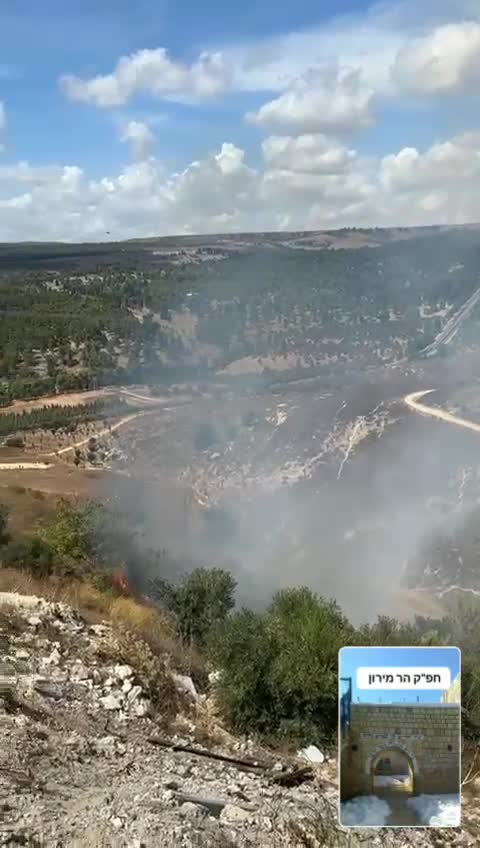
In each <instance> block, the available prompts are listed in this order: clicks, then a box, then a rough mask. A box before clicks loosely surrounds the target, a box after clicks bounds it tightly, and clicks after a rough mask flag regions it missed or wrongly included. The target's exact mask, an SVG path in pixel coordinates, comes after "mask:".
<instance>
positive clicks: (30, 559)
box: [2, 536, 54, 577]
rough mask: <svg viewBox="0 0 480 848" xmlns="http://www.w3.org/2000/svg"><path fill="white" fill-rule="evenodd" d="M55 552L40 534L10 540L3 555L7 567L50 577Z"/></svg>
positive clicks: (3, 562)
mask: <svg viewBox="0 0 480 848" xmlns="http://www.w3.org/2000/svg"><path fill="white" fill-rule="evenodd" d="M53 562H54V554H53V551H52V549H51V547H50V546H49V545H48V544H47V543H46V542H45V541H44V540H43V539H41V538H40V537H39V536H24V537H22V538H20V539H16V540H15V541H13V542H10V544H9V545H7V547H6V548H5V551H4V552H3V556H2V565H3V566H4V567H5V568H18V569H19V570H21V571H30V572H31V573H32V574H33V575H34V576H35V577H48V576H49V575H50V574H52V571H53Z"/></svg>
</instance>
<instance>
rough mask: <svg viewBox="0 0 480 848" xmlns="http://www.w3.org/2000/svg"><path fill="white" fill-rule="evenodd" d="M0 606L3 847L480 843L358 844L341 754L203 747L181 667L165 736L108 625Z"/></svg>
mask: <svg viewBox="0 0 480 848" xmlns="http://www.w3.org/2000/svg"><path fill="white" fill-rule="evenodd" d="M5 604H7V605H8V606H7V607H6V606H5ZM0 607H2V608H4V609H2V618H1V622H0V628H1V630H0V635H1V639H0V645H1V650H0V668H3V667H4V666H5V667H7V665H8V668H9V672H8V675H7V674H5V675H3V676H2V686H1V687H0V736H1V738H0V846H9V847H11V848H13V846H16V845H19V844H24V845H27V844H29V845H36V846H39V848H40V846H42V848H43V846H48V848H49V846H52V848H67V846H70V845H72V846H73V845H75V846H80V847H81V846H89V848H97V846H111V848H114V846H115V848H134V846H137V848H140V846H142V847H143V848H158V846H162V848H163V846H165V848H169V846H172V848H174V846H175V848H177V846H190V848H196V846H212V848H220V846H226V848H227V846H228V848H237V846H238V848H273V846H275V848H277V846H278V848H282V846H296V845H299V846H300V845H307V844H308V845H315V846H318V848H322V846H323V845H331V846H338V848H346V846H347V845H348V846H350V848H357V846H359V845H360V844H363V845H365V838H366V835H368V833H370V834H371V836H370V838H369V841H368V842H367V843H366V844H368V845H372V846H375V845H382V846H384V848H390V846H392V848H394V846H398V848H400V847H401V848H404V846H405V848H408V846H410V845H411V846H418V848H420V846H422V848H425V846H427V848H428V846H429V845H430V846H433V845H436V846H448V845H452V846H453V845H456V846H473V845H475V844H478V842H477V839H476V837H474V836H472V835H471V833H470V830H469V829H463V830H461V829H459V828H453V829H435V830H431V831H424V830H420V831H417V832H415V831H407V830H403V831H401V830H397V831H396V832H395V833H393V832H392V831H387V830H385V829H384V830H381V831H375V830H372V831H370V832H368V831H362V832H361V833H360V832H358V834H359V835H358V839H357V837H356V836H355V833H354V834H353V835H352V833H351V832H347V831H345V830H342V829H341V828H339V826H338V824H337V804H338V793H337V788H336V764H335V762H331V761H328V760H326V759H325V761H324V762H312V761H310V762H308V763H305V762H304V763H303V765H299V763H298V757H297V758H295V757H292V758H290V759H288V758H285V757H280V756H279V755H278V753H277V754H275V755H273V754H272V753H271V752H267V751H262V750H261V749H259V748H258V747H257V746H256V745H254V743H253V741H252V740H251V739H246V740H240V739H237V740H234V739H233V738H232V737H230V736H229V734H227V733H226V732H225V731H223V736H222V740H224V741H222V746H221V747H218V746H217V747H215V746H213V744H212V747H211V748H208V749H206V748H199V746H198V744H197V743H196V741H195V730H196V726H197V724H198V723H199V722H200V721H201V720H202V716H204V713H202V710H204V709H205V704H204V701H203V700H202V699H201V697H197V698H194V697H192V696H193V692H192V691H191V688H190V684H189V683H187V682H186V681H187V680H190V678H185V676H183V675H176V678H175V679H176V683H177V684H179V681H180V680H182V683H183V688H184V689H185V688H186V689H188V690H189V696H188V697H186V699H185V702H184V706H182V710H183V709H184V710H185V712H182V713H181V714H179V715H178V717H177V720H176V721H175V722H174V724H173V726H172V727H171V728H170V730H169V731H168V732H167V731H165V728H164V727H163V726H162V725H161V721H162V716H161V715H159V714H157V713H156V712H155V708H154V707H153V706H152V703H151V700H150V697H148V694H149V693H147V692H146V691H145V689H144V683H142V679H141V677H138V676H137V671H136V669H135V668H134V667H133V665H127V664H126V663H118V662H112V663H109V662H107V661H106V660H105V654H104V652H102V650H101V648H102V646H103V645H104V643H105V639H106V638H108V637H109V636H110V637H111V635H112V634H111V633H110V628H109V626H108V625H106V624H102V625H89V624H88V623H87V622H85V621H83V620H82V619H81V618H80V617H79V616H78V615H77V614H76V613H75V612H74V611H73V610H71V609H69V608H68V607H65V606H64V605H61V604H50V603H47V602H45V601H42V600H41V599H32V598H22V597H20V596H13V595H9V596H8V600H5V593H2V594H0ZM8 609H10V610H12V611H13V613H12V614H14V615H15V616H17V621H16V626H15V627H11V629H9V628H8V616H7V615H4V614H3V613H4V612H5V610H8ZM18 616H21V619H22V621H23V623H24V626H23V627H20V628H19V627H18ZM32 617H35V619H36V620H35V623H33V624H32V623H31V618H32ZM37 619H38V620H37ZM7 681H8V684H7ZM192 686H193V683H192ZM195 693H196V689H195ZM182 703H183V702H182ZM160 731H161V732H162V736H160V735H159V734H160ZM228 740H230V741H229V742H228ZM227 742H228V744H227ZM152 743H154V744H152ZM311 748H312V746H310V748H307V749H306V751H307V752H310V754H311V753H312V751H311ZM304 753H305V752H304ZM318 753H319V754H321V752H318ZM311 759H314V757H313V756H312V757H311ZM317 759H318V756H317ZM474 810H475V808H474V806H473V804H472V805H471V808H470V807H465V806H464V810H463V815H464V820H466V823H467V824H468V826H469V827H470V826H471V827H472V828H473V826H474V824H475V815H476V814H475V812H474ZM467 813H468V814H467ZM477 815H478V814H477ZM299 828H300V830H301V831H302V833H305V834H307V836H305V839H304V841H301V840H300V839H299V838H298V835H296V834H298V832H299ZM325 828H327V830H328V834H329V836H328V838H329V839H330V841H329V842H327V841H326V837H325V834H326V833H327V830H326V829H325ZM322 834H323V835H322ZM360 836H361V840H360ZM302 839H303V837H302ZM322 840H323V841H322Z"/></svg>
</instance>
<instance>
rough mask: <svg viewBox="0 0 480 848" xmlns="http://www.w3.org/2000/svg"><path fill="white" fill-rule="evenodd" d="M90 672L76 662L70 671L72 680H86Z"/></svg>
mask: <svg viewBox="0 0 480 848" xmlns="http://www.w3.org/2000/svg"><path fill="white" fill-rule="evenodd" d="M89 677H90V672H89V670H88V668H87V667H86V666H85V665H83V663H82V662H78V663H77V664H76V665H74V667H73V669H72V678H73V679H74V680H88V678H89Z"/></svg>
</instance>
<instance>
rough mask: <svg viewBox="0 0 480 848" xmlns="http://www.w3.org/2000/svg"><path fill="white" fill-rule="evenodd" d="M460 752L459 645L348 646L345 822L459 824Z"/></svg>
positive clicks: (342, 726)
mask: <svg viewBox="0 0 480 848" xmlns="http://www.w3.org/2000/svg"><path fill="white" fill-rule="evenodd" d="M460 752H461V706H460V650H459V649H458V648H452V647H438V648H437V647H424V648H418V647H415V648H401V647H400V648H392V647H368V648H362V647H355V648H353V647H346V648H342V650H341V651H340V653H339V769H340V822H341V824H342V825H343V826H344V827H458V826H459V825H460V781H461V771H460Z"/></svg>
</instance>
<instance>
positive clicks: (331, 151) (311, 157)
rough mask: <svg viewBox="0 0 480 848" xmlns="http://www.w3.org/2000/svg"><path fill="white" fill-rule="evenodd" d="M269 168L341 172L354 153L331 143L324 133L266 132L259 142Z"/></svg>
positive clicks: (353, 156)
mask: <svg viewBox="0 0 480 848" xmlns="http://www.w3.org/2000/svg"><path fill="white" fill-rule="evenodd" d="M262 150H263V157H264V160H265V162H266V164H267V166H268V167H269V168H273V169H279V170H286V171H299V172H302V173H306V174H338V173H342V172H344V171H345V170H346V169H347V168H348V167H349V166H350V165H351V163H352V161H353V160H354V159H355V157H356V153H355V151H354V150H348V149H347V148H346V147H344V146H343V145H341V144H335V143H332V142H331V141H330V140H329V139H328V138H327V137H326V136H324V135H318V134H317V135H313V134H308V135H300V136H297V137H296V138H295V137H292V136H278V135H272V136H268V138H266V139H265V140H264V141H263V142H262Z"/></svg>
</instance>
